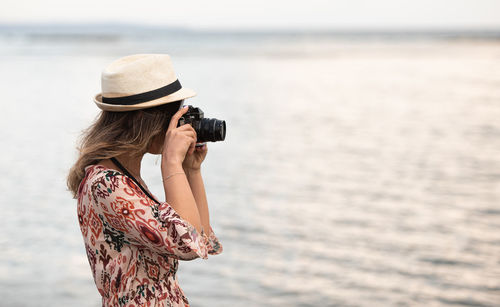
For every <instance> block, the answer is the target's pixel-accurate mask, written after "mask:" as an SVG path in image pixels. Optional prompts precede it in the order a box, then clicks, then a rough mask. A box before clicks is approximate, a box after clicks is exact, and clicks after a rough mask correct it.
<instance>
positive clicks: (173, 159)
mask: <svg viewBox="0 0 500 307" xmlns="http://www.w3.org/2000/svg"><path fill="white" fill-rule="evenodd" d="M187 111H188V108H187V107H185V108H182V109H180V110H179V111H177V112H176V113H175V114H174V116H172V119H171V120H170V124H169V125H168V129H167V132H166V134H165V142H164V143H163V151H162V168H163V167H167V168H176V169H177V168H178V167H180V166H181V165H182V164H183V162H184V160H185V158H186V154H187V155H189V154H191V155H192V154H193V152H194V151H195V145H196V131H195V130H194V129H193V127H192V126H191V125H182V126H180V127H177V124H178V122H179V119H180V118H181V117H182V115H184V114H185V113H186V112H187Z"/></svg>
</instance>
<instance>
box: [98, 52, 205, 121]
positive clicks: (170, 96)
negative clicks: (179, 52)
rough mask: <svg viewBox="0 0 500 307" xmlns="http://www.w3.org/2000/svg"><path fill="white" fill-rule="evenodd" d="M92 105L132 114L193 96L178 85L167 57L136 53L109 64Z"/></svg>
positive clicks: (103, 73)
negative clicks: (99, 90)
mask: <svg viewBox="0 0 500 307" xmlns="http://www.w3.org/2000/svg"><path fill="white" fill-rule="evenodd" d="M101 89H102V92H101V93H99V94H97V95H95V97H94V102H95V103H96V104H97V106H98V107H99V108H100V109H102V110H105V111H117V112H121V111H132V110H139V109H145V108H150V107H154V106H157V105H161V104H165V103H169V102H173V101H178V100H183V99H186V98H190V97H193V96H195V95H196V92H195V91H193V90H192V89H189V88H185V87H182V86H181V83H180V82H179V80H178V79H177V77H176V75H175V72H174V68H173V66H172V61H171V59H170V56H169V55H168V54H135V55H129V56H126V57H123V58H120V59H118V60H116V61H114V62H113V63H111V64H109V65H108V66H107V67H106V68H105V69H104V70H103V71H102V74H101Z"/></svg>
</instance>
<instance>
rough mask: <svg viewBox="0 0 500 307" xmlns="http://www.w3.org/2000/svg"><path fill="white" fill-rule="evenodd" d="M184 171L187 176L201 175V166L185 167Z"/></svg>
mask: <svg viewBox="0 0 500 307" xmlns="http://www.w3.org/2000/svg"><path fill="white" fill-rule="evenodd" d="M184 172H185V173H186V176H196V175H201V168H188V167H185V168H184Z"/></svg>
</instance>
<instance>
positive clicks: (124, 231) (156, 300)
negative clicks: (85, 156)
mask: <svg viewBox="0 0 500 307" xmlns="http://www.w3.org/2000/svg"><path fill="white" fill-rule="evenodd" d="M153 197H154V196H153ZM155 199H156V197H155ZM77 211H78V221H79V224H80V230H81V232H82V235H83V240H84V243H85V250H86V253H87V258H88V261H89V264H90V267H91V270H92V274H93V276H94V281H95V284H96V286H97V289H98V291H99V293H100V294H101V296H102V305H103V306H130V307H132V306H189V303H188V300H187V298H186V297H185V296H184V292H183V291H182V289H181V288H180V286H179V283H178V279H177V277H176V272H177V268H178V265H179V260H192V259H195V258H198V257H200V258H202V259H208V254H210V255H217V254H220V253H221V252H222V245H221V244H220V242H219V240H218V239H217V237H216V236H215V234H214V232H213V230H212V229H211V228H210V229H209V234H208V235H206V234H205V232H204V231H202V232H201V234H200V233H199V232H198V231H197V230H196V229H195V228H194V226H193V225H192V224H190V223H189V222H188V221H186V220H184V219H182V218H181V217H180V216H179V214H178V213H177V212H176V211H175V210H174V209H173V208H172V207H171V206H170V205H169V204H168V203H166V202H160V201H158V200H157V199H156V201H155V200H153V199H151V198H149V197H148V196H146V195H145V194H144V192H143V191H142V190H141V189H140V188H139V186H138V185H137V184H135V182H134V181H133V180H132V179H131V178H130V177H128V176H126V175H124V174H122V173H120V172H118V171H116V170H112V169H109V168H106V167H104V166H102V165H89V166H87V167H86V168H85V177H84V179H83V180H82V182H81V183H80V187H79V189H78V210H77Z"/></svg>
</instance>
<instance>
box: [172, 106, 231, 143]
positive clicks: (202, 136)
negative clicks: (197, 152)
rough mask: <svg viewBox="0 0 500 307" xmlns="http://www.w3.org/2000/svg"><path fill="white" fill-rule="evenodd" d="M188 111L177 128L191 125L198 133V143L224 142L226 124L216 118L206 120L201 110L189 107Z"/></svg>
mask: <svg viewBox="0 0 500 307" xmlns="http://www.w3.org/2000/svg"><path fill="white" fill-rule="evenodd" d="M188 107H189V109H188V111H187V112H186V113H185V114H184V115H183V116H182V117H181V118H180V119H179V123H178V125H177V127H179V126H182V125H185V124H190V125H191V126H193V128H194V130H195V131H196V135H197V137H198V138H197V139H196V143H204V142H217V141H224V139H225V138H226V122H225V121H223V120H219V119H216V118H204V116H203V111H202V110H201V109H200V108H195V107H193V106H188Z"/></svg>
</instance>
